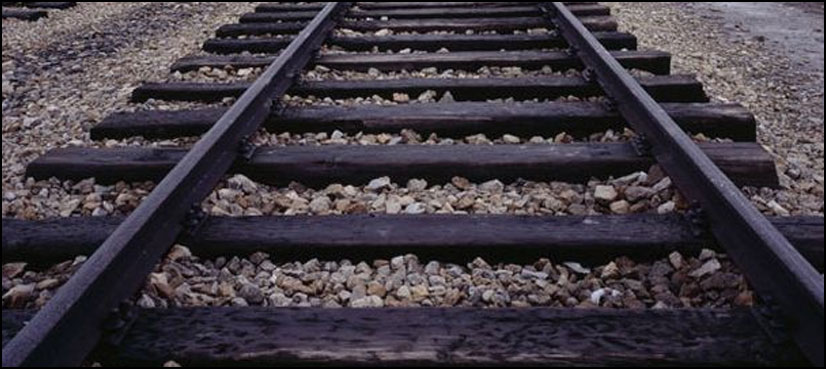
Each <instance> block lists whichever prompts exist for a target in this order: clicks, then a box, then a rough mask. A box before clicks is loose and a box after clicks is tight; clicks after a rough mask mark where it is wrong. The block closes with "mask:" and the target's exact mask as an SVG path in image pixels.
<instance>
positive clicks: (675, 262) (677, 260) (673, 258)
mask: <svg viewBox="0 0 826 369" xmlns="http://www.w3.org/2000/svg"><path fill="white" fill-rule="evenodd" d="M668 261H669V262H670V263H671V266H673V267H674V269H680V268H681V267H682V266H683V256H682V255H680V253H679V252H677V251H674V252H672V253H671V254H669V255H668Z"/></svg>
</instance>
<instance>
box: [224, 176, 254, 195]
mask: <svg viewBox="0 0 826 369" xmlns="http://www.w3.org/2000/svg"><path fill="white" fill-rule="evenodd" d="M227 183H228V184H229V185H230V186H231V187H233V188H235V189H238V190H242V191H244V192H245V193H248V194H251V193H255V192H256V191H258V185H256V184H255V182H253V181H252V180H251V179H249V178H247V177H246V176H244V175H243V174H236V175H234V176H232V177H231V178H230V179H229V180H228V181H227Z"/></svg>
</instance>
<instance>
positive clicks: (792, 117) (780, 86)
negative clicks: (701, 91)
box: [612, 3, 824, 216]
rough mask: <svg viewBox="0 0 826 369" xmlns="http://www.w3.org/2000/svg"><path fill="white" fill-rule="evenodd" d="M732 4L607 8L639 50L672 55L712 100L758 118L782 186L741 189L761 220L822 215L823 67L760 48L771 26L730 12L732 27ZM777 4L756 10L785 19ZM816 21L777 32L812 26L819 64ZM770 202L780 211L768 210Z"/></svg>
mask: <svg viewBox="0 0 826 369" xmlns="http://www.w3.org/2000/svg"><path fill="white" fill-rule="evenodd" d="M731 4H734V3H731ZM731 4H730V5H726V4H721V5H708V4H705V3H612V9H613V11H614V14H615V15H616V16H617V17H618V19H619V20H620V28H621V29H623V30H625V31H628V32H632V33H634V34H635V35H636V36H637V37H638V38H639V40H640V46H641V47H642V48H648V49H659V50H664V51H668V52H671V53H672V55H673V65H674V72H676V73H694V74H697V76H698V78H699V79H700V80H701V81H702V82H703V84H704V85H705V88H706V90H707V91H708V92H709V94H710V95H711V96H713V98H714V99H715V100H717V101H722V102H738V103H742V104H743V105H745V106H746V107H747V108H748V109H749V110H750V111H751V112H752V113H754V114H755V115H756V117H757V120H758V140H759V142H760V143H762V144H763V145H764V146H765V147H766V148H767V149H768V150H769V151H770V152H771V153H772V154H773V155H774V157H775V159H776V162H777V165H778V168H779V174H780V180H781V185H782V189H780V190H772V189H767V188H763V189H758V188H745V189H744V191H745V192H746V194H747V195H748V196H749V197H750V198H751V200H752V203H754V204H755V206H757V207H758V209H760V210H761V211H763V212H764V213H767V214H777V215H789V214H791V215H821V216H822V215H823V203H824V198H823V173H824V172H823V66H822V62H821V63H819V65H820V68H819V70H817V69H813V68H812V67H811V66H810V64H809V63H806V59H805V58H801V56H800V55H797V56H793V58H794V59H790V57H789V54H788V50H787V49H786V48H785V47H783V44H778V43H774V42H766V34H765V32H771V31H772V27H771V26H769V25H767V24H766V23H765V21H762V23H761V18H764V16H763V15H760V14H758V15H754V14H750V13H748V12H735V14H734V16H736V17H737V18H738V19H740V20H741V21H740V22H737V21H734V22H732V21H731V17H728V16H727V15H726V13H725V11H724V10H720V8H724V7H731V6H735V5H731ZM782 4H783V3H761V5H759V6H760V7H763V6H766V7H771V6H773V7H780V8H778V9H776V12H775V13H776V14H785V13H786V11H785V10H784V8H783V7H784V6H785V5H782ZM737 6H738V7H749V6H750V5H749V4H741V5H737ZM751 6H755V7H756V6H758V5H751ZM784 16H786V15H784ZM773 17H774V18H777V15H774V16H773ZM811 17H815V18H811ZM817 17H818V15H817V14H810V15H808V16H807V15H804V14H794V17H792V16H789V18H786V19H794V21H793V22H794V23H796V25H795V26H790V25H789V24H788V23H784V24H783V27H782V28H781V30H789V29H792V28H797V29H801V27H802V28H805V27H813V29H812V32H813V33H814V38H813V39H811V40H810V42H812V43H817V39H818V38H819V40H820V41H819V43H820V58H821V60H822V58H823V56H822V55H823V46H822V44H823V33H822V32H823V29H822V27H823V13H822V11H821V12H820V14H819V18H817ZM775 28H776V26H775ZM817 29H819V31H817ZM790 42H792V41H791V40H784V44H785V43H790ZM795 46H796V47H797V46H798V45H795ZM771 202H775V203H776V204H777V205H779V207H777V206H768V205H767V204H769V203H771ZM781 209H782V210H781Z"/></svg>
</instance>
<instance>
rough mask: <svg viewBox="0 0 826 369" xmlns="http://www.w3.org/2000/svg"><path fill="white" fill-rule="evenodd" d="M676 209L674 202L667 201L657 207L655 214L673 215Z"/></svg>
mask: <svg viewBox="0 0 826 369" xmlns="http://www.w3.org/2000/svg"><path fill="white" fill-rule="evenodd" d="M676 207H677V205H676V204H675V203H674V201H667V202H665V203H664V204H662V205H660V206H658V207H657V214H668V213H673V212H674V210H675V209H676Z"/></svg>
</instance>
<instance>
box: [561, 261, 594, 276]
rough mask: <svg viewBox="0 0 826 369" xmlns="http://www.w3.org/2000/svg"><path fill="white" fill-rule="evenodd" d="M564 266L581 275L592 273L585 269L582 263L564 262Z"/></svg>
mask: <svg viewBox="0 0 826 369" xmlns="http://www.w3.org/2000/svg"><path fill="white" fill-rule="evenodd" d="M562 264H564V265H565V266H566V267H568V269H571V270H573V271H574V272H576V273H579V274H588V273H591V269H588V268H585V267H583V266H582V265H581V264H580V263H574V262H571V261H568V262H564V263H562Z"/></svg>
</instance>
